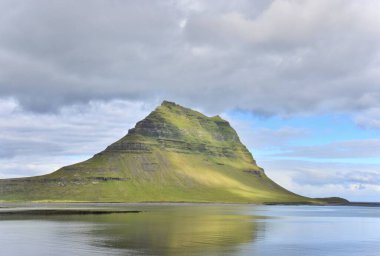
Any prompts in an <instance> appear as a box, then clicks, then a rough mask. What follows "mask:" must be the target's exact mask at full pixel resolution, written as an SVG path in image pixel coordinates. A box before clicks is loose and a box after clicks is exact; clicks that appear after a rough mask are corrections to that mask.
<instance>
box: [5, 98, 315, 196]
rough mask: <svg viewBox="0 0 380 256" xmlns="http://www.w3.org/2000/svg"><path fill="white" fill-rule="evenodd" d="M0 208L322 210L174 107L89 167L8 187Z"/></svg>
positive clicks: (196, 116) (230, 138)
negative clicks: (226, 205) (263, 206)
mask: <svg viewBox="0 0 380 256" xmlns="http://www.w3.org/2000/svg"><path fill="white" fill-rule="evenodd" d="M0 200H4V201H7V200H11V201H20V200H21V201H25V200H28V201H93V202H242V203H270V202H284V203H292V202H299V203H301V202H303V203H313V202H314V203H319V202H321V201H319V200H313V199H310V198H306V197H301V196H299V195H296V194H294V193H291V192H289V191H287V190H285V189H284V188H282V187H281V186H279V185H277V184H276V183H274V182H273V181H272V180H270V179H269V178H268V177H267V176H266V175H265V173H264V171H263V169H262V168H260V167H258V166H257V164H256V162H255V160H254V159H253V157H252V155H251V154H250V152H249V151H248V150H247V149H246V147H245V146H244V145H243V144H242V143H241V142H240V140H239V137H238V135H237V134H236V132H235V130H234V129H233V128H232V127H231V126H230V125H229V123H228V122H227V121H225V120H223V119H222V118H220V117H219V116H215V117H207V116H205V115H203V114H201V113H199V112H196V111H193V110H190V109H187V108H184V107H182V106H179V105H177V104H175V103H171V102H166V101H165V102H163V103H162V105H161V106H159V107H158V108H157V109H156V110H154V111H153V112H152V113H151V114H150V115H148V116H147V117H146V118H145V119H144V120H142V121H140V122H138V123H137V124H136V126H135V128H133V129H131V130H129V132H128V134H127V135H126V136H125V137H123V138H122V139H120V140H119V141H117V142H115V143H113V144H112V145H110V146H109V147H107V149H106V150H104V151H103V152H100V153H99V154H96V155H95V156H94V157H92V158H91V159H89V160H87V161H84V162H81V163H78V164H74V165H71V166H66V167H63V168H61V169H59V170H58V171H56V172H53V173H51V174H48V175H44V176H37V177H30V178H20V179H7V180H0Z"/></svg>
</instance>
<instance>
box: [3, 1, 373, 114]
mask: <svg viewBox="0 0 380 256" xmlns="http://www.w3.org/2000/svg"><path fill="white" fill-rule="evenodd" d="M0 10H1V11H0V15H1V17H2V18H1V21H2V22H1V23H0V64H1V66H2V70H1V71H0V95H2V96H3V97H14V98H16V99H17V100H19V102H20V103H21V104H22V106H23V107H24V108H26V109H29V110H33V111H40V112H49V111H57V110H58V109H59V108H60V107H62V106H68V105H71V104H79V103H86V102H89V101H92V100H112V99H125V100H139V101H145V102H150V101H157V100H162V99H163V98H168V99H171V100H175V101H178V102H179V103H182V104H184V105H188V106H191V107H201V108H203V109H206V110H207V111H210V112H223V111H224V110H227V109H232V108H241V109H245V110H248V111H253V112H255V113H261V114H267V115H293V114H299V113H315V112H326V111H338V112H339V111H346V112H360V111H362V110H363V111H365V110H367V109H369V108H374V107H379V103H378V101H376V100H374V99H376V98H377V96H378V95H379V94H380V89H379V87H378V86H377V84H378V81H379V74H380V72H378V71H379V47H378V45H380V44H379V40H380V30H379V29H378V26H377V25H378V24H379V21H380V20H379V17H380V15H379V10H380V8H379V3H378V2H377V1H370V0H367V1H361V2H360V4H359V3H357V2H356V1H340V0H333V1H290V0H283V1H254V2H253V1H243V0H241V1H234V2H233V3H232V2H231V1H218V2H217V3H216V2H215V1H178V2H172V1H138V2H133V1H119V0H112V1H105V0H95V1H80V2H78V1H73V0H69V1H64V2H62V1H46V0H38V1H33V3H32V2H30V1H17V2H14V1H7V0H5V1H2V3H1V8H0ZM348 28H349V29H348ZM352 60H355V61H352Z"/></svg>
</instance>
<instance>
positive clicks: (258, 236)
mask: <svg viewBox="0 0 380 256" xmlns="http://www.w3.org/2000/svg"><path fill="white" fill-rule="evenodd" d="M39 207H41V206H39ZM61 207H62V206H61ZM67 207H70V208H73V207H90V208H91V207H92V208H96V209H100V208H108V209H110V208H116V209H119V210H142V211H143V212H142V213H137V214H110V215H83V216H80V215H76V216H37V215H36V216H21V215H19V216H1V215H0V245H1V247H0V248H1V249H0V255H12V256H18V255H20V256H21V255H22V256H24V255H28V256H37V255H38V256H40V255H55V256H64V255H81V256H87V255H91V256H96V255H99V256H100V255H179V256H180V255H202V256H204V255H205V256H208V255H239V256H240V255H282V256H303V255H308V256H320V255H324V256H325V255H333V256H356V255H367V256H378V255H379V253H378V252H379V251H380V244H379V241H380V232H379V230H380V207H342V206H324V207H317V206H254V205H117V206H115V205H99V204H96V205H78V204H77V205H71V206H67ZM0 211H1V209H0ZM261 216H264V217H261Z"/></svg>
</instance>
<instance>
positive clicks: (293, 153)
mask: <svg viewBox="0 0 380 256" xmlns="http://www.w3.org/2000/svg"><path fill="white" fill-rule="evenodd" d="M379 155H380V139H362V140H349V141H337V142H331V143H325V144H322V145H310V146H298V147H287V149H286V150H285V151H283V152H280V153H276V154H275V156H281V157H301V158H314V159H342V158H346V159H351V160H352V159H360V158H374V159H377V158H378V157H379Z"/></svg>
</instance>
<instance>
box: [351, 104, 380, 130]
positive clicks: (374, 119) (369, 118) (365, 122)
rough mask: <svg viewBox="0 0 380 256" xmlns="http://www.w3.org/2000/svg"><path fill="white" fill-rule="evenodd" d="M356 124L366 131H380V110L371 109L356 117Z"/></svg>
mask: <svg viewBox="0 0 380 256" xmlns="http://www.w3.org/2000/svg"><path fill="white" fill-rule="evenodd" d="M354 120H355V122H356V123H357V124H358V125H359V126H361V127H363V128H366V129H380V108H370V109H368V110H366V111H363V112H361V113H359V114H357V115H355V116H354Z"/></svg>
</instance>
